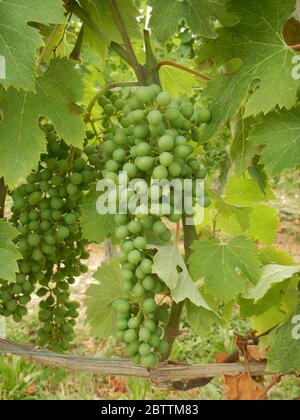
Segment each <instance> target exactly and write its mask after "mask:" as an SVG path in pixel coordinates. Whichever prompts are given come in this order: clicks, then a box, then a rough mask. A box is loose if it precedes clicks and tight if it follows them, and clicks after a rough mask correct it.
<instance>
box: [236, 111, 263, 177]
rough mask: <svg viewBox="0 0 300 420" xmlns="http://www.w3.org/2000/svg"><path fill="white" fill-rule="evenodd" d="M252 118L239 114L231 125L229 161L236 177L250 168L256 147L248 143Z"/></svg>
mask: <svg viewBox="0 0 300 420" xmlns="http://www.w3.org/2000/svg"><path fill="white" fill-rule="evenodd" d="M252 124H253V119H252V118H246V119H245V118H243V115H241V114H239V115H238V116H237V117H236V118H235V119H234V120H233V121H232V123H231V132H232V137H233V142H232V145H231V151H230V154H231V159H232V163H233V169H234V172H235V174H236V175H237V176H242V175H243V174H244V173H245V172H246V171H247V169H248V168H249V167H250V166H251V163H252V159H253V157H254V155H255V153H256V150H257V146H256V145H255V144H253V143H251V142H250V141H249V138H248V137H249V131H250V129H251V127H252Z"/></svg>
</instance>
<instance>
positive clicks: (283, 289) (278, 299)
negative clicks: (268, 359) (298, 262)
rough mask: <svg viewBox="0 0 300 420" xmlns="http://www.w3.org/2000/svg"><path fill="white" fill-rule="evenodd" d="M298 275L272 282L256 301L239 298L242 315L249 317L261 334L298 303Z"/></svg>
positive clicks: (292, 309) (283, 317)
mask: <svg viewBox="0 0 300 420" xmlns="http://www.w3.org/2000/svg"><path fill="white" fill-rule="evenodd" d="M298 283H299V277H298V276H294V277H292V278H290V279H286V280H283V281H282V282H279V283H274V284H273V285H272V286H271V287H270V288H269V289H268V291H267V292H266V294H265V295H264V296H263V297H262V298H261V299H260V300H258V301H257V302H256V303H255V301H254V300H253V299H252V300H251V299H244V298H243V299H240V301H239V304H240V313H241V316H242V317H245V318H251V322H252V328H253V329H254V330H255V331H257V332H258V333H260V334H262V333H264V332H265V331H268V330H270V329H271V328H274V327H276V326H277V325H279V324H280V323H282V322H284V321H285V320H286V319H288V318H289V317H290V316H291V315H292V313H293V311H294V309H295V308H296V306H297V304H298Z"/></svg>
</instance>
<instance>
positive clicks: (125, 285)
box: [123, 280, 134, 292]
mask: <svg viewBox="0 0 300 420" xmlns="http://www.w3.org/2000/svg"><path fill="white" fill-rule="evenodd" d="M133 287H134V285H133V283H132V282H131V281H128V280H127V281H124V283H123V290H124V291H125V292H131V291H132V289H133Z"/></svg>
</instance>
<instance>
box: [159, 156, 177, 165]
mask: <svg viewBox="0 0 300 420" xmlns="http://www.w3.org/2000/svg"><path fill="white" fill-rule="evenodd" d="M173 160H174V156H173V155H171V153H169V152H164V153H162V154H161V155H160V157H159V161H160V163H161V165H163V166H165V167H169V166H170V165H171V164H172V163H173Z"/></svg>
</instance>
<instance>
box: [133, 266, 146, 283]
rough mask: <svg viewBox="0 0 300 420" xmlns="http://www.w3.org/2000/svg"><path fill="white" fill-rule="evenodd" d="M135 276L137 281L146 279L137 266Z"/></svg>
mask: <svg viewBox="0 0 300 420" xmlns="http://www.w3.org/2000/svg"><path fill="white" fill-rule="evenodd" d="M135 276H136V278H137V279H138V280H144V278H145V277H146V274H145V273H144V272H143V271H142V270H141V267H140V266H139V267H138V268H137V269H136V270H135Z"/></svg>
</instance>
